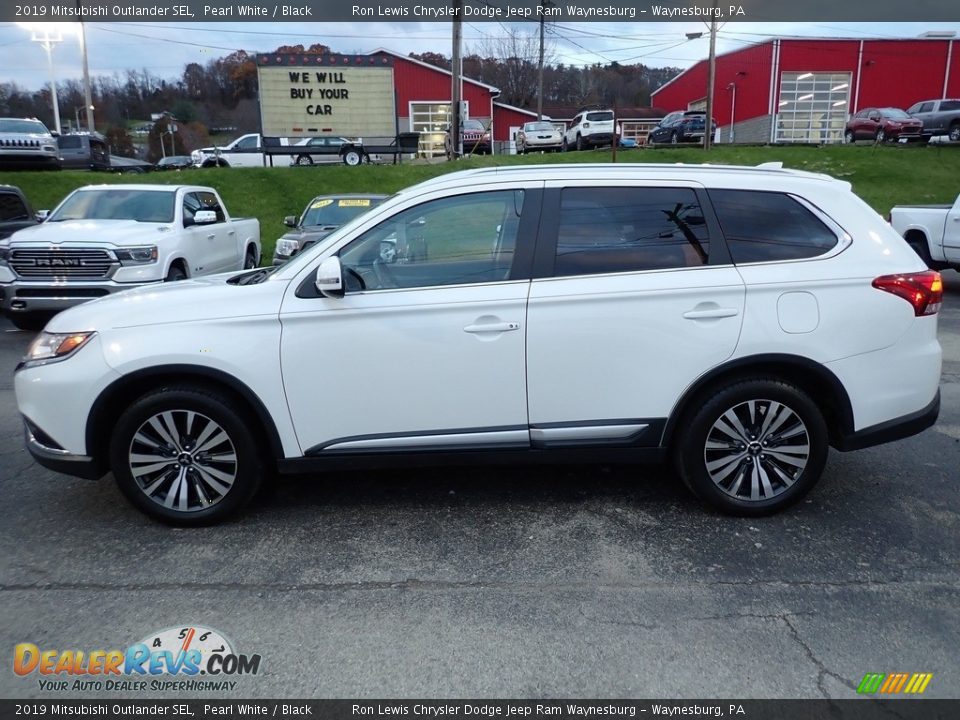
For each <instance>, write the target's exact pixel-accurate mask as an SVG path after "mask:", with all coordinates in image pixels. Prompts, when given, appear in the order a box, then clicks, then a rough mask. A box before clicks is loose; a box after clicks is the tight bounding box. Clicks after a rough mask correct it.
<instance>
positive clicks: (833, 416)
mask: <svg viewBox="0 0 960 720" xmlns="http://www.w3.org/2000/svg"><path fill="white" fill-rule="evenodd" d="M760 376H763V377H770V376H774V377H777V378H781V379H783V380H787V381H789V382H792V383H795V384H796V385H797V386H798V387H800V388H801V389H802V390H804V391H805V392H807V394H809V395H810V397H811V399H812V400H813V402H814V403H816V405H817V407H819V408H820V410H821V412H823V416H824V420H825V421H826V423H827V429H828V431H829V434H830V435H829V437H830V444H831V445H837V444H839V443H840V442H841V441H842V438H844V437H847V436H849V435H852V434H853V431H854V428H853V406H852V405H851V403H850V396H849V395H848V394H847V391H846V388H844V387H843V383H842V382H840V379H839V378H838V377H837V376H836V375H834V374H833V372H831V371H830V370H829V369H828V368H826V367H824V366H823V365H822V364H820V363H818V362H816V361H814V360H811V359H810V358H806V357H803V356H800V355H789V354H780V353H769V354H762V355H751V356H749V357H743V358H737V359H736V360H730V361H729V362H726V363H724V364H723V365H720V366H718V367H716V368H714V369H713V370H711V371H709V372H708V373H706V374H704V375H702V376H701V377H700V378H698V379H697V380H696V381H695V382H694V383H693V384H692V385H691V386H690V387H688V388H687V390H686V391H685V392H684V394H683V395H682V396H681V397H680V400H678V401H677V403H676V404H675V405H674V408H673V411H672V412H671V413H670V416H669V418H668V419H667V424H666V426H665V427H664V430H663V437H662V438H661V442H660V444H661V445H662V446H664V447H669V446H670V445H671V444H672V442H673V440H674V434H675V431H676V429H677V426H678V425H679V424H680V422H681V420H683V419H684V417H685V416H687V415H688V414H689V413H690V411H691V410H692V409H693V408H696V407H699V405H701V404H702V403H703V402H704V401H705V400H706V396H707V394H709V393H710V390H711V388H712V387H713V386H715V385H717V384H718V383H721V382H726V381H730V380H738V379H750V378H755V377H760Z"/></svg>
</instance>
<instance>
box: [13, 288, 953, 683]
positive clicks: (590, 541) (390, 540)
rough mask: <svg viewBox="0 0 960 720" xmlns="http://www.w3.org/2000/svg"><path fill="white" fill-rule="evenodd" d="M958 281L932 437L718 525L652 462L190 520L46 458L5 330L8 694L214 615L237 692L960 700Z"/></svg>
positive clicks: (389, 487)
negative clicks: (30, 655)
mask: <svg viewBox="0 0 960 720" xmlns="http://www.w3.org/2000/svg"><path fill="white" fill-rule="evenodd" d="M944 276H945V280H946V283H947V296H946V298H945V303H944V309H943V310H942V311H941V314H940V332H941V336H940V337H941V343H942V344H943V347H944V369H943V381H942V382H943V386H942V387H943V390H942V392H943V404H942V410H941V415H940V420H939V423H938V424H937V426H936V427H935V428H933V429H931V430H928V431H926V432H925V433H923V434H922V435H920V436H917V437H913V438H910V439H908V440H904V441H901V442H898V443H894V444H891V445H886V446H881V447H877V448H872V449H868V450H864V451H860V452H856V453H850V454H840V453H836V452H833V453H831V456H830V459H829V463H828V466H827V471H826V474H825V476H824V479H823V480H822V482H821V483H820V485H819V486H818V487H817V488H816V489H815V490H814V491H813V493H812V494H811V495H810V496H809V497H808V499H807V500H806V501H805V502H804V503H802V504H801V505H800V506H798V507H797V508H795V509H793V510H792V511H790V512H788V513H786V514H782V515H779V516H776V517H773V518H768V519H763V520H740V519H731V518H727V517H723V516H719V515H716V514H713V513H711V512H709V511H706V510H704V508H703V507H701V506H700V505H699V504H698V503H697V502H696V501H695V500H694V499H693V498H692V497H691V496H689V495H688V494H687V492H686V491H685V490H684V489H683V488H682V486H680V484H679V483H678V482H677V481H675V480H674V479H673V478H672V476H671V475H670V474H669V473H668V472H667V471H666V470H663V469H657V468H652V469H651V468H624V467H603V466H589V467H545V468H536V469H531V468H495V469H488V468H453V469H451V468H447V469H442V470H424V471H403V472H376V473H372V472H371V473H364V474H347V473H338V474H330V475H327V476H322V477H317V478H298V479H295V480H286V481H283V482H281V483H279V484H278V485H277V486H276V487H275V488H273V489H272V490H271V491H269V492H268V493H267V494H265V495H264V496H263V497H261V498H260V499H259V500H258V505H257V506H256V507H254V508H252V509H251V510H250V511H248V512H247V513H246V514H244V515H243V516H242V517H241V518H240V519H239V520H237V521H235V522H233V523H230V524H226V525H222V526H219V527H213V528H206V529H200V530H179V529H170V528H167V527H165V526H162V525H158V524H156V523H153V522H151V521H149V520H147V519H146V518H145V517H144V516H142V515H140V514H139V513H138V512H136V511H135V510H134V509H132V508H131V507H130V506H129V505H128V504H127V503H126V502H125V501H124V500H123V499H122V498H121V496H120V494H119V492H118V491H117V490H116V488H115V487H114V485H113V484H112V481H110V480H109V479H107V480H104V481H100V482H90V481H84V480H76V479H70V478H66V477H64V476H59V475H56V474H54V473H51V472H49V471H47V470H44V469H42V468H40V467H39V466H37V465H35V464H33V463H32V461H31V459H30V458H29V456H28V455H27V453H26V451H25V450H24V449H23V446H22V430H21V425H20V421H19V418H18V416H17V413H16V410H15V404H14V400H13V393H12V369H13V366H14V364H15V363H16V361H17V359H18V358H19V356H20V355H21V354H22V352H23V351H24V349H25V348H26V346H27V344H28V342H29V339H30V335H29V334H28V333H23V332H16V331H14V330H13V328H12V326H11V325H9V324H8V323H7V322H6V321H0V323H2V325H0V367H3V368H6V370H5V371H4V372H3V374H2V376H0V438H2V440H3V441H4V442H3V446H2V449H0V489H2V510H0V512H2V518H3V520H2V523H0V653H3V654H6V659H5V660H3V663H2V665H3V668H4V669H3V670H0V695H2V696H3V697H21V698H23V697H56V696H57V695H58V694H56V693H49V692H46V691H42V690H40V688H39V686H38V683H37V676H36V674H34V675H33V676H30V677H27V678H20V677H17V676H15V675H14V674H13V673H12V672H11V670H10V668H11V664H10V663H11V659H12V658H11V656H12V649H13V646H14V645H15V644H17V643H20V642H32V643H35V644H37V645H39V646H41V647H42V648H57V649H65V648H76V649H88V650H89V649H113V648H126V647H127V646H128V645H130V644H131V643H134V642H136V641H138V640H140V639H142V638H144V637H146V636H148V635H149V634H151V633H153V632H154V631H156V630H159V629H162V628H169V627H174V626H176V627H180V626H183V627H186V626H187V625H194V624H196V625H202V626H206V627H212V628H215V629H217V630H220V631H222V632H223V634H224V635H225V636H227V637H228V638H229V639H230V640H232V642H233V647H234V649H235V650H237V651H239V652H243V653H259V654H260V655H261V656H262V658H263V664H262V667H261V672H260V674H259V675H256V676H248V677H242V678H238V679H237V682H238V686H237V689H236V690H235V691H234V692H233V693H231V694H232V695H233V696H236V697H244V696H245V697H340V698H350V697H370V698H373V697H380V698H382V697H391V696H393V697H550V696H568V697H571V696H582V697H638V698H643V697H647V698H664V697H671V696H673V697H688V698H689V697H698V696H699V697H703V696H714V697H744V698H761V697H810V698H818V697H832V698H844V697H853V696H854V694H855V688H856V686H857V684H858V683H859V682H860V679H861V678H862V677H863V676H864V674H865V673H867V672H880V673H890V672H908V673H912V672H929V673H933V675H934V677H933V680H932V681H931V683H930V684H929V686H928V689H927V691H926V695H927V696H929V697H954V698H955V697H960V666H958V663H957V661H958V654H957V648H958V647H960V615H958V613H957V608H958V607H960V493H958V489H960V275H958V274H957V273H955V272H952V271H950V272H946V273H945V274H944ZM175 694H176V693H175ZM179 694H180V695H194V694H195V695H198V696H206V697H220V696H222V695H223V694H217V693H179ZM160 695H162V693H148V694H147V696H148V697H149V696H154V697H156V696H160ZM60 696H61V697H68V696H69V697H99V696H109V697H142V695H138V694H137V693H132V692H129V691H119V692H106V691H104V692H97V693H92V694H91V693H86V694H85V693H76V692H71V693H66V694H65V695H64V694H61V695H60Z"/></svg>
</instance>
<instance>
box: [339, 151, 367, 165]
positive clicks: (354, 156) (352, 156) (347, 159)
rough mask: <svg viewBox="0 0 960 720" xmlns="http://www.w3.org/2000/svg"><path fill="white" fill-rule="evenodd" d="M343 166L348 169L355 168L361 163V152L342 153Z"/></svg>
mask: <svg viewBox="0 0 960 720" xmlns="http://www.w3.org/2000/svg"><path fill="white" fill-rule="evenodd" d="M342 157H343V164H344V165H349V166H350V167H356V166H357V165H360V164H362V163H363V151H362V150H347V151H346V152H344V153H343V156H342Z"/></svg>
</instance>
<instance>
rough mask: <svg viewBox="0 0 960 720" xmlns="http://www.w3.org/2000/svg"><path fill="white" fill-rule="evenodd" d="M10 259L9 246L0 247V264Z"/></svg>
mask: <svg viewBox="0 0 960 720" xmlns="http://www.w3.org/2000/svg"><path fill="white" fill-rule="evenodd" d="M9 261H10V246H9V245H8V246H3V247H0V265H6V264H7V263H8V262H9Z"/></svg>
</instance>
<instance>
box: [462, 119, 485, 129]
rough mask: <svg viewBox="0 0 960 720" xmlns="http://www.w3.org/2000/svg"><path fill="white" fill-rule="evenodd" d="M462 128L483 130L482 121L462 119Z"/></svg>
mask: <svg viewBox="0 0 960 720" xmlns="http://www.w3.org/2000/svg"><path fill="white" fill-rule="evenodd" d="M463 129H464V130H483V123H482V122H480V121H479V120H464V121H463Z"/></svg>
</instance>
